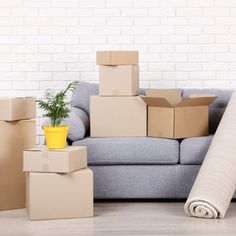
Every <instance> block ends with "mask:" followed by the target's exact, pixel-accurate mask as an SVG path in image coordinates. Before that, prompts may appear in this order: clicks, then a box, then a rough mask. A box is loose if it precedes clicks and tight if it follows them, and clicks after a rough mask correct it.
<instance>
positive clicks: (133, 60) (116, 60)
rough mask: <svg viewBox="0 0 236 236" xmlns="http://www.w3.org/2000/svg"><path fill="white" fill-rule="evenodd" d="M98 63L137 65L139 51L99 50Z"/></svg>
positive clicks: (97, 54)
mask: <svg viewBox="0 0 236 236" xmlns="http://www.w3.org/2000/svg"><path fill="white" fill-rule="evenodd" d="M96 57H97V59H96V63H97V65H137V64H138V51H98V52H97V53H96Z"/></svg>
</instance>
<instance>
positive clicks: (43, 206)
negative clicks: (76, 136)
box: [23, 146, 93, 220]
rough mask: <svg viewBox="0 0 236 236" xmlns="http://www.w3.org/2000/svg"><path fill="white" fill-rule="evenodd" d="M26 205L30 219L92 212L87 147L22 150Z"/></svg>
mask: <svg viewBox="0 0 236 236" xmlns="http://www.w3.org/2000/svg"><path fill="white" fill-rule="evenodd" d="M23 170H24V171H26V172H27V175H26V176H27V179H26V187H27V189H26V207H27V212H28V216H29V219H30V220H43V219H60V218H75V217H91V216H93V172H92V171H91V170H90V169H89V168H87V148H86V147H73V146H72V147H66V148H65V149H60V150H59V149H58V150H48V149H47V148H46V147H44V146H43V147H36V148H33V149H28V150H25V151H24V166H23Z"/></svg>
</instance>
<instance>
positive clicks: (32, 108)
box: [0, 97, 36, 121]
mask: <svg viewBox="0 0 236 236" xmlns="http://www.w3.org/2000/svg"><path fill="white" fill-rule="evenodd" d="M35 117H36V102H35V98H34V97H18V98H10V97H0V120H3V121H15V120H27V119H32V118H35Z"/></svg>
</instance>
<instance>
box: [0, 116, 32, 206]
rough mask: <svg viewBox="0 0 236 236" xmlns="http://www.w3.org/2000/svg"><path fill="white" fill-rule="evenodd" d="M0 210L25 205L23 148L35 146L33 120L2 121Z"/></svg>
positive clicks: (0, 133) (0, 122)
mask: <svg viewBox="0 0 236 236" xmlns="http://www.w3.org/2000/svg"><path fill="white" fill-rule="evenodd" d="M0 130H1V132H0V210H10V209H17V208H24V207H25V173H24V172H23V171H22V166H23V150H25V149H28V148H33V147H35V141H36V123H35V121H33V120H22V121H12V122H7V121H0Z"/></svg>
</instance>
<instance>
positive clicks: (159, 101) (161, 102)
mask: <svg viewBox="0 0 236 236" xmlns="http://www.w3.org/2000/svg"><path fill="white" fill-rule="evenodd" d="M141 99H142V100H143V101H144V102H145V103H146V105H147V106H150V107H172V105H171V104H170V103H169V102H168V101H167V100H166V99H165V98H158V97H147V96H146V97H145V96H141Z"/></svg>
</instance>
